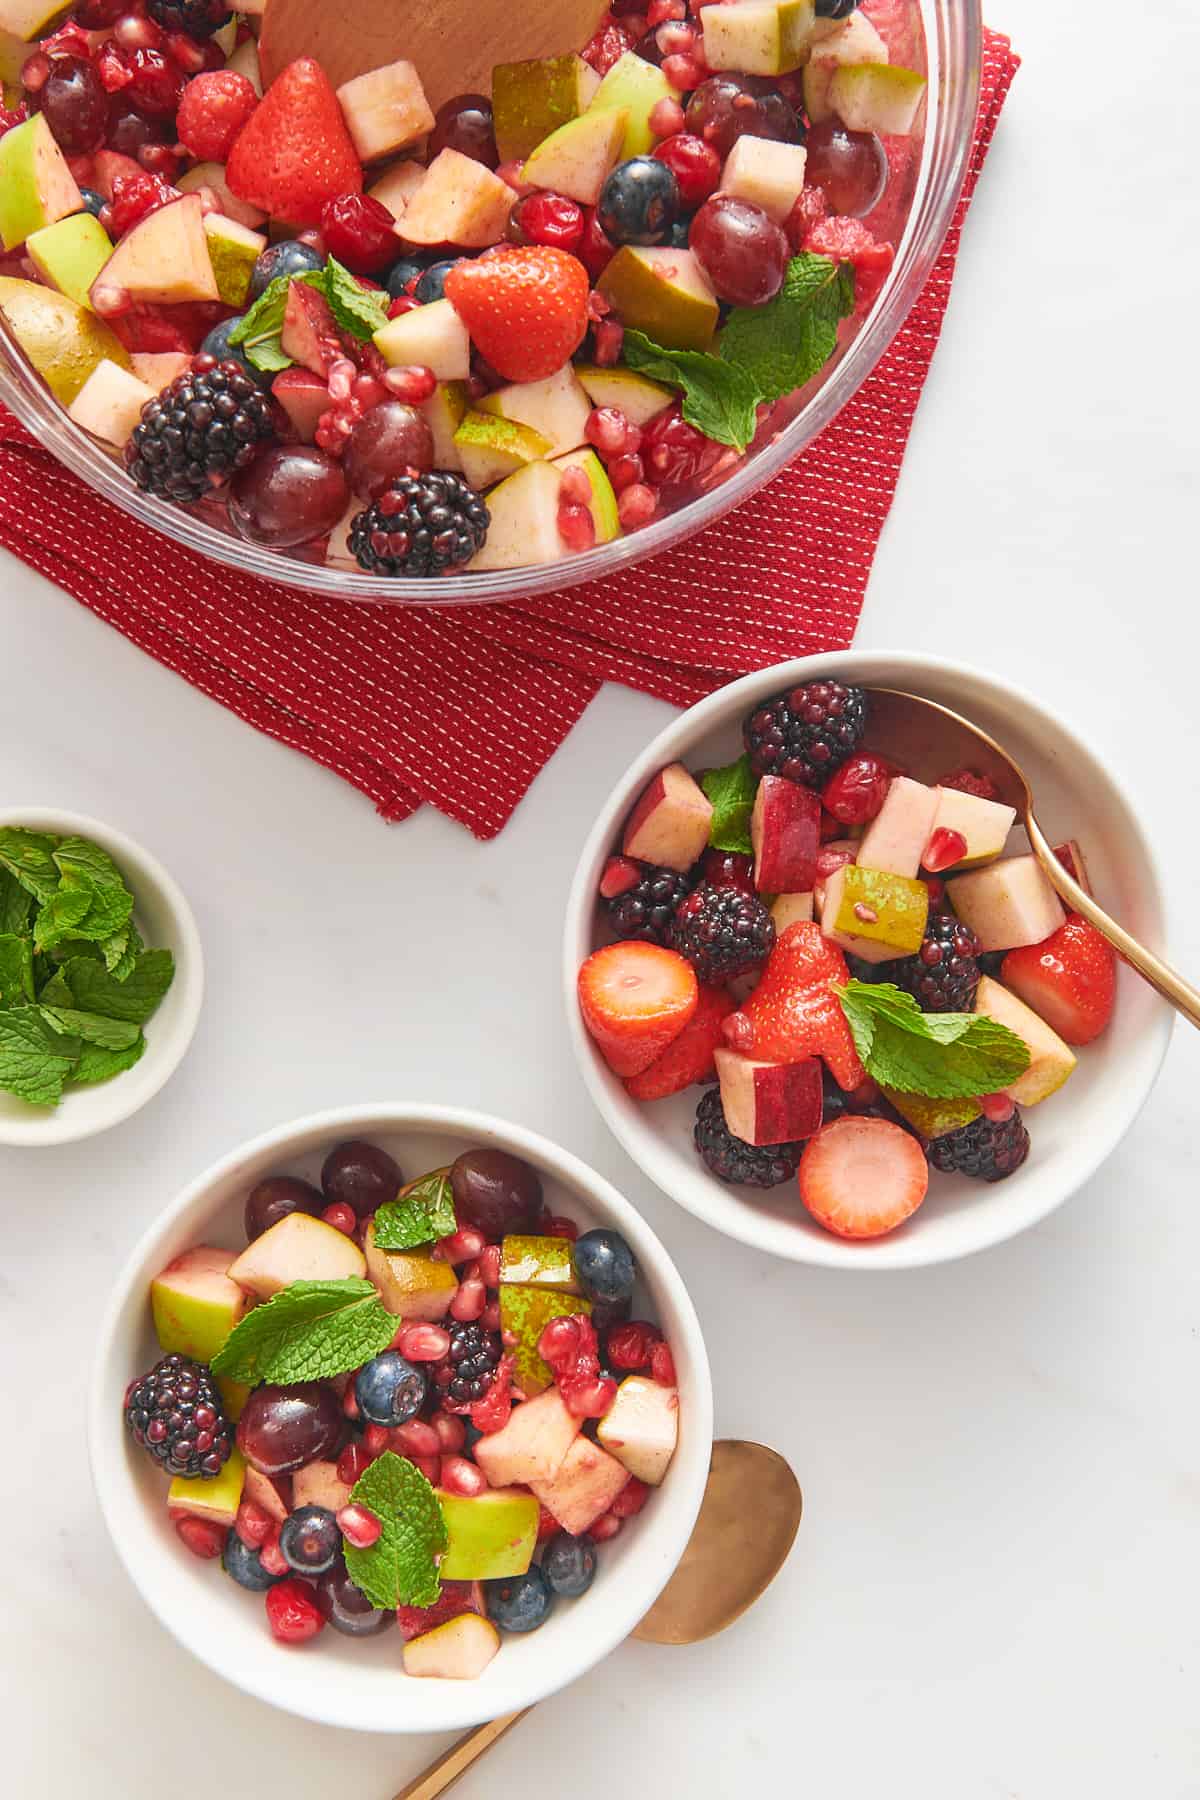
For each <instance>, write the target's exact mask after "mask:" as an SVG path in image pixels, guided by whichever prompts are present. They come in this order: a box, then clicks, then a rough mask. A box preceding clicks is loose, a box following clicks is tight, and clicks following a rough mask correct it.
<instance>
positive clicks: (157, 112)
mask: <svg viewBox="0 0 1200 1800" xmlns="http://www.w3.org/2000/svg"><path fill="white" fill-rule="evenodd" d="M129 63H130V66H131V68H132V70H133V78H132V80H131V81H130V82H129V85H128V87H127V88H126V90H125V92H126V94H127V95H128V97H129V99H130V100H131V101H132V102H133V104H134V106H136V107H137V109H138V111H139V112H140V113H145V115H146V117H147V118H148V119H169V118H171V117H172V116H173V115H174V113H175V111H176V109H177V108H178V106H179V101H180V98H181V96H182V94H183V72H182V70H181V69H180V68H179V65H178V64H177V63H173V62H171V61H170V60H169V59H168V58H167V57H165V56H164V55H163V53H162V51H161V50H135V51H134V52H133V53H132V55H131V56H130V58H129Z"/></svg>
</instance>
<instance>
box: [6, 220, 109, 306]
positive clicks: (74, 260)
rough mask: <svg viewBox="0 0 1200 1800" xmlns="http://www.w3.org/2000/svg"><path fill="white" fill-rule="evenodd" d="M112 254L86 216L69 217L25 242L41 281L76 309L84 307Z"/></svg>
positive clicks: (96, 224)
mask: <svg viewBox="0 0 1200 1800" xmlns="http://www.w3.org/2000/svg"><path fill="white" fill-rule="evenodd" d="M112 253H113V247H112V240H111V239H110V238H109V235H108V233H107V231H105V229H104V227H103V225H102V224H101V223H100V221H99V219H97V218H94V217H93V216H92V214H91V213H87V212H81V213H72V215H71V216H70V218H68V219H59V220H58V222H57V223H56V224H54V225H47V226H45V227H44V228H43V229H42V230H41V231H33V232H31V233H30V235H29V236H28V237H27V238H26V240H25V254H26V256H27V257H28V258H29V260H30V262H31V263H32V264H33V266H34V268H35V269H36V270H37V272H38V274H39V275H40V276H41V278H42V280H43V281H45V282H47V283H48V284H49V286H50V287H56V288H57V289H58V291H59V293H60V294H65V295H66V296H67V298H68V299H69V300H74V301H76V302H77V304H78V305H80V306H87V305H88V303H89V302H88V292H89V290H90V288H91V285H92V283H93V281H95V279H96V277H97V275H98V274H99V273H100V271H101V269H102V268H103V267H104V265H105V263H106V262H107V261H108V259H109V257H110V256H111V255H112Z"/></svg>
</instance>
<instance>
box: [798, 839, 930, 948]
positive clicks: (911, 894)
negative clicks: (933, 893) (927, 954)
mask: <svg viewBox="0 0 1200 1800" xmlns="http://www.w3.org/2000/svg"><path fill="white" fill-rule="evenodd" d="M928 917H929V889H928V888H927V887H926V886H925V883H924V882H923V881H910V880H909V879H908V878H907V876H904V875H893V874H892V873H891V872H890V871H887V870H883V869H867V868H864V867H863V866H862V865H861V864H860V863H847V864H846V865H845V867H844V868H841V869H836V870H835V871H834V873H833V874H832V875H831V876H830V877H829V880H828V881H827V882H826V883H825V898H824V902H823V904H822V907H821V930H822V932H823V933H824V935H825V936H826V937H827V938H832V940H833V942H834V943H835V944H837V945H838V946H839V947H840V948H841V949H842V950H847V951H849V952H850V954H851V955H852V956H857V957H861V959H862V961H863V962H871V963H878V962H894V961H895V960H896V958H897V957H900V956H914V955H915V954H916V952H917V951H918V950H919V949H920V948H921V941H922V939H923V938H924V936H925V923H926V920H927V919H928Z"/></svg>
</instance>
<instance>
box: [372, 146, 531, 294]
mask: <svg viewBox="0 0 1200 1800" xmlns="http://www.w3.org/2000/svg"><path fill="white" fill-rule="evenodd" d="M515 200H516V195H515V194H514V193H513V190H512V189H511V188H510V187H509V186H508V184H507V182H504V181H501V179H500V177H499V176H498V175H494V174H493V173H492V171H491V170H490V169H487V168H485V167H484V165H483V164H482V163H480V162H476V161H475V159H474V158H473V157H470V156H464V155H463V154H462V152H461V150H451V149H449V148H447V149H445V150H439V152H438V154H437V155H436V156H435V157H434V159H433V161H432V162H431V163H430V165H429V167H428V169H427V170H426V171H425V179H424V181H423V182H422V183H421V185H420V187H418V188H415V189H414V190H413V192H412V194H411V195H410V197H409V201H408V205H407V206H406V207H405V209H404V219H403V223H402V224H401V225H400V226H399V227H398V230H399V231H400V233H401V235H402V236H403V238H404V241H405V242H406V243H408V244H458V245H461V246H462V248H463V249H464V250H483V249H485V248H486V247H487V246H488V245H489V244H498V243H500V241H501V240H502V238H503V237H504V229H505V226H506V225H507V224H508V215H509V213H510V212H511V211H512V209H513V204H514V202H515ZM406 316H407V317H409V318H411V317H412V316H413V315H412V314H411V313H409V314H407V315H406Z"/></svg>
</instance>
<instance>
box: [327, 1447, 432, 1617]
mask: <svg viewBox="0 0 1200 1800" xmlns="http://www.w3.org/2000/svg"><path fill="white" fill-rule="evenodd" d="M350 1501H351V1504H352V1505H355V1506H365V1507H367V1508H368V1510H369V1511H370V1512H373V1513H374V1514H375V1516H376V1518H377V1519H378V1520H379V1522H380V1524H381V1525H382V1527H383V1530H382V1531H381V1533H380V1535H379V1537H378V1538H377V1539H376V1541H375V1543H373V1544H372V1545H371V1547H370V1549H368V1550H359V1549H356V1548H355V1546H354V1545H353V1544H349V1543H348V1544H346V1545H345V1547H344V1548H345V1556H346V1572H347V1574H348V1575H349V1577H350V1579H351V1581H352V1582H353V1583H354V1584H355V1586H356V1587H359V1588H361V1589H362V1591H363V1593H364V1594H365V1595H366V1596H367V1599H368V1600H369V1601H370V1602H371V1605H372V1606H377V1607H381V1608H383V1609H385V1610H387V1611H392V1610H394V1609H395V1608H396V1607H397V1606H432V1605H433V1604H434V1602H435V1601H436V1599H437V1597H438V1595H439V1594H440V1593H441V1591H442V1589H441V1582H440V1580H439V1579H438V1560H439V1558H440V1557H441V1555H442V1554H443V1552H444V1551H445V1549H446V1546H447V1544H448V1543H449V1541H450V1540H449V1537H448V1536H447V1533H446V1521H445V1519H444V1518H443V1516H442V1509H441V1507H440V1506H439V1505H438V1500H437V1495H436V1494H435V1493H434V1491H433V1489H432V1488H431V1487H430V1485H429V1483H428V1482H427V1481H426V1479H425V1477H424V1475H422V1473H421V1471H420V1469H418V1468H417V1467H416V1466H415V1465H414V1464H413V1463H411V1462H409V1461H408V1459H407V1457H403V1456H397V1455H396V1453H395V1452H394V1451H393V1450H385V1451H384V1453H383V1455H382V1456H378V1457H376V1459H375V1461H374V1462H373V1463H372V1464H371V1466H370V1467H369V1468H368V1469H366V1470H364V1472H363V1473H362V1474H361V1475H360V1476H359V1478H358V1480H357V1481H356V1482H355V1484H354V1486H353V1488H352V1489H351V1490H350Z"/></svg>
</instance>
